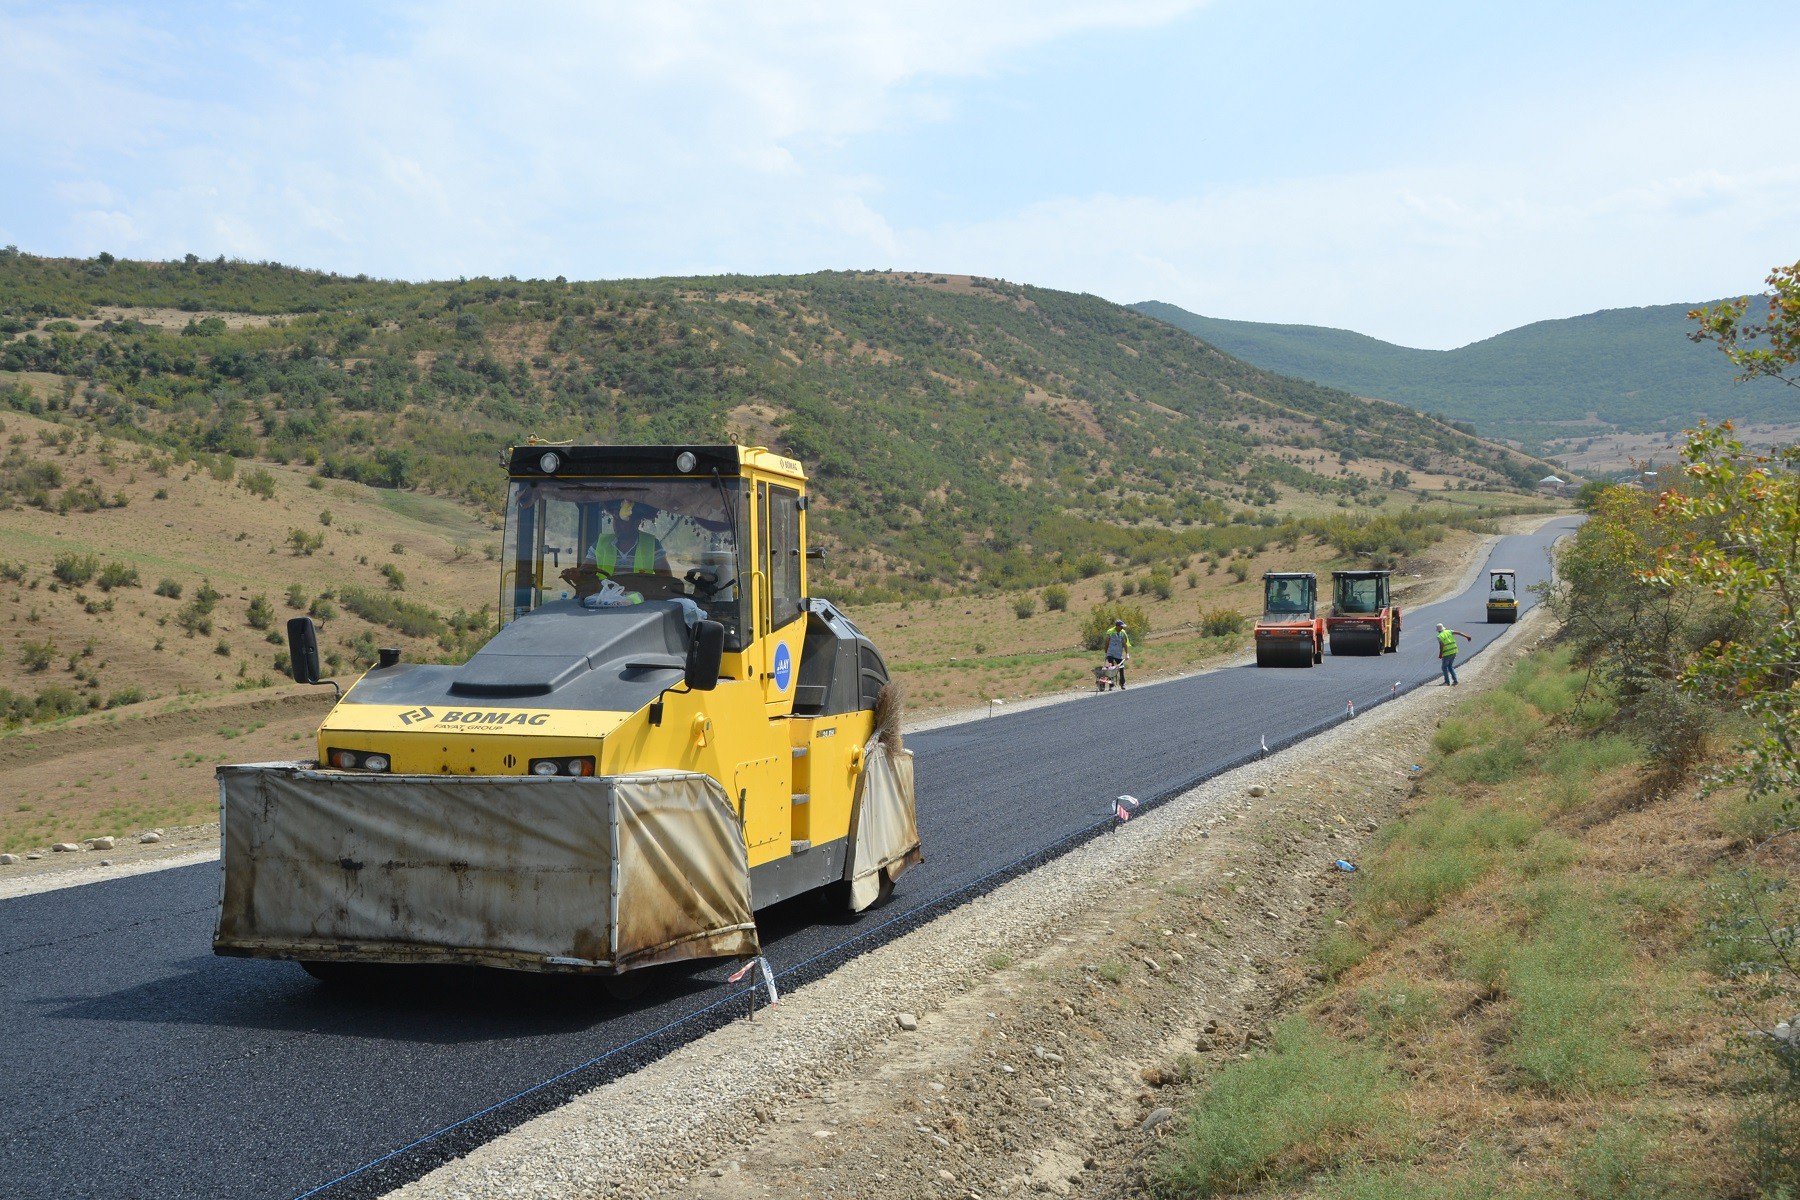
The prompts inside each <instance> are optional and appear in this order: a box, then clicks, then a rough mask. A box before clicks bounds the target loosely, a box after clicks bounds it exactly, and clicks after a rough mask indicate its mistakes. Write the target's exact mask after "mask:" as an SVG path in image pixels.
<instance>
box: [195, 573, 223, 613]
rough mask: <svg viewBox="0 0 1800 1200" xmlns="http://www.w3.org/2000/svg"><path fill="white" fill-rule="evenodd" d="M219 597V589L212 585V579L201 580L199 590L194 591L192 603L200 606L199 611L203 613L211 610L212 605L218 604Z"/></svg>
mask: <svg viewBox="0 0 1800 1200" xmlns="http://www.w3.org/2000/svg"><path fill="white" fill-rule="evenodd" d="M219 599H220V592H219V589H218V588H215V587H214V586H213V585H212V580H210V579H203V580H201V581H200V590H199V591H197V592H195V593H194V603H195V604H197V605H199V606H200V611H201V612H203V613H210V612H212V610H213V606H214V605H216V604H218V602H219Z"/></svg>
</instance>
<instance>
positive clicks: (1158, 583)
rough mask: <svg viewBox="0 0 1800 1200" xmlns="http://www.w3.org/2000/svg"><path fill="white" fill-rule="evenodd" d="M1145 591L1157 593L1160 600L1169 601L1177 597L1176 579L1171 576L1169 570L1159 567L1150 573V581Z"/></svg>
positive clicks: (1145, 586)
mask: <svg viewBox="0 0 1800 1200" xmlns="http://www.w3.org/2000/svg"><path fill="white" fill-rule="evenodd" d="M1144 590H1145V591H1149V592H1154V593H1156V598H1157V599H1158V600H1167V599H1170V598H1171V597H1173V596H1174V595H1175V577H1174V576H1173V575H1171V574H1169V571H1168V568H1166V567H1157V568H1156V569H1155V570H1153V571H1151V572H1150V581H1149V582H1148V583H1147V584H1145V585H1144Z"/></svg>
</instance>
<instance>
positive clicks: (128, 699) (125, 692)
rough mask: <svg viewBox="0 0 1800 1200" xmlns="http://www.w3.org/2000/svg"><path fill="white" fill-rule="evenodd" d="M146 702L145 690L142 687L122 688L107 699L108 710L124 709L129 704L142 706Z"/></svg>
mask: <svg viewBox="0 0 1800 1200" xmlns="http://www.w3.org/2000/svg"><path fill="white" fill-rule="evenodd" d="M143 701H144V689H143V688H141V687H128V688H120V689H119V690H118V691H116V692H114V693H113V694H112V695H110V696H108V697H107V698H106V707H107V708H124V707H125V706H126V705H127V704H141V703H143Z"/></svg>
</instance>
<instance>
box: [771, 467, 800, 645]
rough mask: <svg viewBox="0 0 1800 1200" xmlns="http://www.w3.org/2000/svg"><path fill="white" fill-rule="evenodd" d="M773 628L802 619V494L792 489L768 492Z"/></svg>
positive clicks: (776, 488)
mask: <svg viewBox="0 0 1800 1200" xmlns="http://www.w3.org/2000/svg"><path fill="white" fill-rule="evenodd" d="M768 498H769V499H768V503H769V507H768V520H767V523H766V524H765V526H764V527H765V528H766V529H767V530H768V531H769V533H768V566H767V568H766V569H767V570H768V573H769V605H770V608H771V610H772V614H771V621H770V628H771V629H780V628H781V627H782V626H784V625H786V624H787V623H788V622H789V621H792V620H793V619H794V618H796V617H798V616H799V615H800V612H801V609H800V602H801V600H802V599H803V597H802V596H801V595H800V493H799V492H797V491H795V490H794V489H792V488H784V487H771V488H769V490H768Z"/></svg>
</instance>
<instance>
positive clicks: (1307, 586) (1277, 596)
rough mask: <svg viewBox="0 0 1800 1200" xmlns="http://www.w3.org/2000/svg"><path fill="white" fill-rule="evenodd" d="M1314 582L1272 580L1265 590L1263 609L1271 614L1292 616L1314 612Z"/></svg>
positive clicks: (1308, 580) (1268, 582) (1307, 580)
mask: <svg viewBox="0 0 1800 1200" xmlns="http://www.w3.org/2000/svg"><path fill="white" fill-rule="evenodd" d="M1312 589H1313V581H1312V580H1310V579H1271V580H1268V581H1267V585H1266V587H1265V589H1264V591H1265V596H1264V601H1263V609H1264V611H1266V612H1269V613H1271V614H1278V615H1286V616H1291V615H1293V614H1295V613H1300V614H1303V615H1304V614H1308V613H1311V612H1312V607H1313V600H1312Z"/></svg>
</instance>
